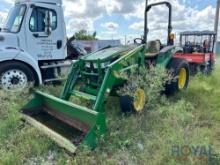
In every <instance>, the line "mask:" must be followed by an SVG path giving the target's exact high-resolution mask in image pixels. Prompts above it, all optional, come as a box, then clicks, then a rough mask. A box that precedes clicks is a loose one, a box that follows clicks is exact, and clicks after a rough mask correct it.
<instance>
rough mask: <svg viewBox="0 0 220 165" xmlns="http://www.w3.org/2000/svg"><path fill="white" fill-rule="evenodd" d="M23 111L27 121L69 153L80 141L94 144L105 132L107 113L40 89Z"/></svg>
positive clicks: (72, 151)
mask: <svg viewBox="0 0 220 165" xmlns="http://www.w3.org/2000/svg"><path fill="white" fill-rule="evenodd" d="M21 112H22V117H23V119H24V120H25V121H27V122H28V123H30V124H31V125H33V126H34V127H36V128H37V129H39V130H40V131H41V132H43V133H44V134H46V135H47V136H48V137H49V138H51V139H52V140H54V141H55V142H56V143H57V144H58V145H59V146H61V147H63V148H64V149H66V150H68V151H69V152H70V153H74V152H75V151H76V149H77V147H78V146H79V145H80V144H85V145H87V146H89V147H90V148H91V149H93V148H95V147H96V145H97V143H98V141H99V139H100V138H103V136H104V134H105V132H106V123H105V115H104V114H102V113H99V112H96V111H94V110H91V109H88V108H86V107H83V106H79V105H76V104H73V103H70V102H68V101H65V100H62V99H59V98H57V97H54V96H51V95H48V94H45V93H42V92H39V91H37V92H36V93H35V96H34V98H33V99H32V100H31V101H30V102H29V103H28V104H27V105H25V106H24V107H23V108H22V110H21Z"/></svg>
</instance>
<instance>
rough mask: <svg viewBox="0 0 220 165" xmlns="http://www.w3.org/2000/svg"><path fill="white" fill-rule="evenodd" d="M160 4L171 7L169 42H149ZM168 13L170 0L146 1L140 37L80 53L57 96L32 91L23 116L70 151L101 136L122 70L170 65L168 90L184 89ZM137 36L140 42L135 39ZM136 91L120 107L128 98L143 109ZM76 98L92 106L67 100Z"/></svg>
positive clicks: (185, 78) (184, 68) (183, 68)
mask: <svg viewBox="0 0 220 165" xmlns="http://www.w3.org/2000/svg"><path fill="white" fill-rule="evenodd" d="M158 5H166V6H167V7H168V8H169V26H168V39H167V45H161V44H160V42H158V41H149V42H147V33H148V26H147V16H148V12H149V11H150V9H151V8H152V7H153V6H158ZM171 18H172V6H171V4H170V3H168V2H161V3H155V4H151V5H148V6H146V11H145V33H144V38H143V39H135V44H133V45H128V46H119V47H111V48H106V49H103V50H100V51H97V52H94V53H91V54H88V55H86V56H84V57H82V58H80V59H79V60H78V61H77V62H75V63H74V64H72V66H71V69H70V73H69V75H68V78H67V80H66V83H65V85H64V87H63V90H62V92H61V94H60V97H59V98H57V97H54V96H51V95H48V94H45V93H42V92H39V91H38V92H36V93H35V97H34V98H33V99H32V100H31V101H30V102H29V103H28V104H27V105H26V106H24V107H23V108H22V110H21V111H22V115H23V118H24V119H25V120H26V121H28V122H29V123H30V124H32V125H33V126H35V127H36V128H38V129H39V130H40V131H42V132H44V133H45V134H47V135H48V136H49V137H50V138H51V139H53V140H54V141H55V142H57V143H58V144H59V145H60V146H61V147H63V148H65V149H67V150H68V151H69V152H71V153H73V152H75V150H76V149H77V146H78V145H79V144H80V143H83V144H85V145H88V146H89V147H91V148H95V147H96V146H97V144H98V141H99V140H100V139H101V138H103V137H104V136H105V133H106V130H107V127H106V120H105V108H104V107H105V101H106V100H107V98H108V96H109V95H110V94H111V93H113V91H114V90H115V89H116V88H117V87H118V86H119V85H123V83H125V81H124V80H123V79H121V78H120V76H119V74H120V73H122V72H127V71H129V70H131V69H135V68H136V69H138V68H140V67H146V68H147V66H148V65H154V66H155V67H157V66H162V67H164V68H166V69H167V70H172V73H173V76H174V77H177V78H176V81H172V82H171V83H169V84H167V85H166V92H167V93H175V92H177V91H181V90H184V89H186V88H187V86H188V83H189V65H188V63H187V61H185V60H183V59H176V58H174V54H175V53H176V52H178V51H181V49H180V48H177V47H175V46H173V35H172V33H171V31H172V26H171ZM138 40H140V41H141V43H140V44H137V42H138ZM135 95H136V96H137V98H136V99H135V100H129V99H126V98H123V99H120V100H121V109H122V111H126V108H129V107H128V106H126V105H128V104H129V105H132V106H131V107H132V109H133V110H135V111H138V112H140V111H142V110H143V108H144V98H145V93H144V91H143V90H142V89H138V90H137V91H136V92H135ZM122 97H123V96H122ZM74 98H82V99H85V100H88V101H89V102H90V103H91V106H90V107H86V106H82V105H77V104H74V103H72V102H71V101H70V100H71V99H74ZM126 101H127V102H126Z"/></svg>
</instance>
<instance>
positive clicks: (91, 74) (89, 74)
mask: <svg viewBox="0 0 220 165" xmlns="http://www.w3.org/2000/svg"><path fill="white" fill-rule="evenodd" d="M82 74H84V75H86V76H97V77H98V76H99V74H98V73H88V72H82Z"/></svg>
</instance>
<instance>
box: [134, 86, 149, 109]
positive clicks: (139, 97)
mask: <svg viewBox="0 0 220 165" xmlns="http://www.w3.org/2000/svg"><path fill="white" fill-rule="evenodd" d="M145 98H146V97H145V92H144V90H143V89H137V90H136V92H135V94H134V104H133V105H134V109H135V110H136V111H137V112H141V111H142V110H143V109H144V105H145Z"/></svg>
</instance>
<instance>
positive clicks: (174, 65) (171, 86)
mask: <svg viewBox="0 0 220 165" xmlns="http://www.w3.org/2000/svg"><path fill="white" fill-rule="evenodd" d="M182 68H184V69H185V70H186V82H185V85H184V88H183V89H180V88H179V85H178V75H179V73H180V70H181V69H182ZM167 69H168V70H169V71H171V73H172V77H173V78H174V79H173V80H172V81H171V82H168V83H167V84H166V86H165V93H166V94H167V95H172V94H174V93H176V92H178V91H181V90H184V89H187V88H188V85H189V78H190V69H189V63H188V62H187V61H186V60H184V59H178V58H173V59H171V61H170V63H169V64H168V66H167Z"/></svg>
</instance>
